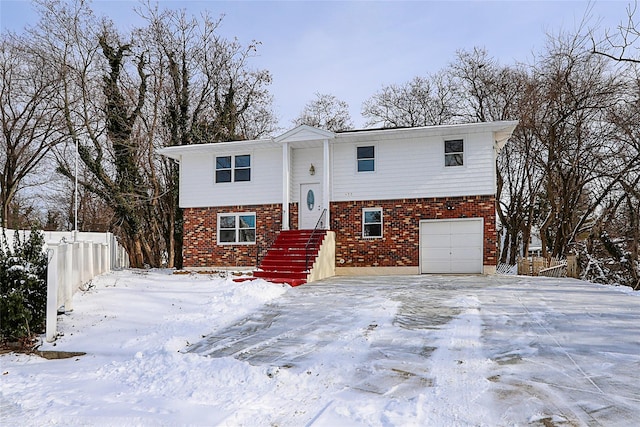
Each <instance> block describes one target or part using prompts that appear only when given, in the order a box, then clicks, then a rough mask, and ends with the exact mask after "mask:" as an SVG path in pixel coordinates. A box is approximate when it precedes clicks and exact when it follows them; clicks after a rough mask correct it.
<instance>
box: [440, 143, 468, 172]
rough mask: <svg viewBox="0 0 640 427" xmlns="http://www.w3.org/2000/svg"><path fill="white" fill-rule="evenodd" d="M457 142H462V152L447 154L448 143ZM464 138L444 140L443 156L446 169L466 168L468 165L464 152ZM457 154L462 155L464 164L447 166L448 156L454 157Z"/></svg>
mask: <svg viewBox="0 0 640 427" xmlns="http://www.w3.org/2000/svg"><path fill="white" fill-rule="evenodd" d="M456 141H460V142H462V151H454V152H452V153H447V142H456ZM464 146H465V143H464V138H447V139H445V140H444V142H443V143H442V151H443V153H444V156H443V158H442V159H443V161H444V167H445V168H456V167H464V166H466V164H467V159H466V156H465V150H464ZM457 154H461V155H462V164H461V165H448V164H447V156H454V155H457Z"/></svg>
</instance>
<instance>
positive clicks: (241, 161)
mask: <svg viewBox="0 0 640 427" xmlns="http://www.w3.org/2000/svg"><path fill="white" fill-rule="evenodd" d="M233 180H234V181H236V182H237V181H251V156H249V155H245V156H236V168H235V171H234V177H233Z"/></svg>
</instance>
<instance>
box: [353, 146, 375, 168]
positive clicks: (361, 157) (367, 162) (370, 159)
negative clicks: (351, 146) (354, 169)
mask: <svg viewBox="0 0 640 427" xmlns="http://www.w3.org/2000/svg"><path fill="white" fill-rule="evenodd" d="M375 151H376V150H375V147H374V146H373V145H370V146H367V147H357V148H356V157H357V159H358V172H374V171H375V170H376V155H375Z"/></svg>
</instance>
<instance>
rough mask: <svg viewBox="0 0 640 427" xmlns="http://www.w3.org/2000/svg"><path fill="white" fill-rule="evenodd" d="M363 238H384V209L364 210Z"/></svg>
mask: <svg viewBox="0 0 640 427" xmlns="http://www.w3.org/2000/svg"><path fill="white" fill-rule="evenodd" d="M362 237H364V238H369V239H372V238H376V237H382V208H366V209H363V210H362Z"/></svg>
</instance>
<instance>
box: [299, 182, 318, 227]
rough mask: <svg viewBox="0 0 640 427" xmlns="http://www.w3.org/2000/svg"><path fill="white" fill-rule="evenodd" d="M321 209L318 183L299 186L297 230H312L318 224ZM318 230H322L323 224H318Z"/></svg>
mask: <svg viewBox="0 0 640 427" xmlns="http://www.w3.org/2000/svg"><path fill="white" fill-rule="evenodd" d="M323 209H324V208H323V207H322V187H321V186H320V183H313V184H300V204H299V205H298V228H299V229H300V230H313V228H315V226H316V224H318V220H319V219H320V215H322V211H323ZM318 228H320V229H324V224H319V225H318Z"/></svg>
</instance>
